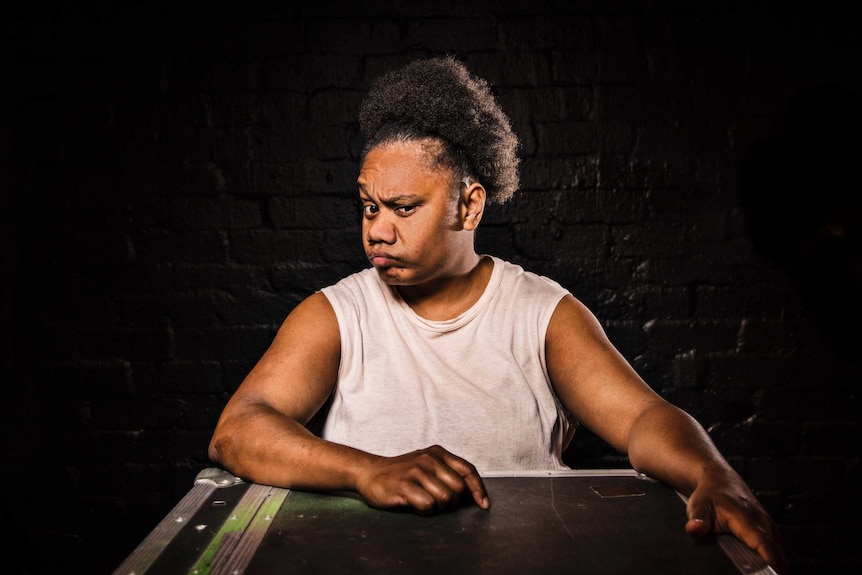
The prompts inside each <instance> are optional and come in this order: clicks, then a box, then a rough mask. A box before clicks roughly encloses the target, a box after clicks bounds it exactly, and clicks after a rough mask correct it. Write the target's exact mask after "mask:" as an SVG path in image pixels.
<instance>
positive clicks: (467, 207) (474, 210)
mask: <svg viewBox="0 0 862 575" xmlns="http://www.w3.org/2000/svg"><path fill="white" fill-rule="evenodd" d="M462 185H463V186H464V189H463V190H462V191H461V222H462V223H463V226H464V229H465V230H467V231H473V230H475V229H476V228H477V227H478V226H479V222H480V221H482V214H484V213H485V188H484V186H482V184H479V183H477V182H472V181H469V180H468V181H467V182H466V183H464V184H462Z"/></svg>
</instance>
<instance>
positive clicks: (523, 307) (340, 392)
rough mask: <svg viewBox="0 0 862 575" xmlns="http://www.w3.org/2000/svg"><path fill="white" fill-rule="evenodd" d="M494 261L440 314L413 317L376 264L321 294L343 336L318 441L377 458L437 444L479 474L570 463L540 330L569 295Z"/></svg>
mask: <svg viewBox="0 0 862 575" xmlns="http://www.w3.org/2000/svg"><path fill="white" fill-rule="evenodd" d="M489 257H491V259H492V260H493V263H494V268H493V271H492V273H491V278H490V281H489V282H488V285H487V286H486V288H485V291H484V293H483V294H482V295H481V297H480V298H479V300H478V301H477V302H476V303H475V304H474V305H473V306H472V307H471V308H470V309H468V310H467V311H465V312H464V313H462V314H461V315H459V316H458V317H455V318H453V319H451V320H446V321H430V320H427V319H425V318H422V317H421V316H419V315H418V314H416V313H415V312H414V311H413V310H412V309H411V308H410V306H409V305H407V303H406V302H404V301H403V300H402V299H401V298H400V297H399V296H398V293H397V291H396V290H395V289H394V288H392V287H390V286H388V285H387V284H386V283H384V282H383V281H382V280H381V279H380V277H379V274H378V273H377V271H376V270H375V269H374V268H368V269H365V270H363V271H360V272H357V273H354V274H352V275H350V276H347V277H345V278H344V279H342V280H341V281H339V282H338V283H336V284H335V285H332V286H328V287H325V288H323V289H322V290H321V292H322V293H323V294H324V295H325V296H326V298H327V299H328V300H329V302H330V304H331V305H332V308H333V309H334V310H335V315H336V317H337V319H338V327H339V330H340V334H341V362H340V365H339V369H338V380H337V383H336V386H335V388H334V390H333V394H332V397H331V398H330V406H329V411H328V413H327V414H326V418H325V420H324V422H323V428H322V432H321V436H322V437H323V438H325V439H327V440H330V441H333V442H336V443H341V444H345V445H349V446H352V447H355V448H358V449H361V450H363V451H367V452H370V453H375V454H378V455H384V456H394V455H400V454H403V453H407V452H410V451H414V450H416V449H421V448H424V447H428V446H430V445H433V444H438V445H441V446H443V447H444V448H446V449H448V450H449V451H451V452H452V453H454V454H456V455H458V456H460V457H463V458H465V459H467V460H468V461H470V462H471V463H473V464H474V465H475V466H476V468H477V469H478V470H479V472H480V473H486V472H490V471H516V470H548V469H567V466H566V465H565V464H564V463H563V462H562V451H563V450H564V449H565V447H566V444H567V443H568V441H569V439H571V435H572V433H573V432H574V430H575V427H576V423H575V422H574V421H573V420H572V419H571V417H570V415H569V414H568V413H567V411H566V410H565V409H564V407H563V406H562V405H561V404H560V402H559V400H558V398H557V397H556V395H555V394H554V391H553V388H552V386H551V382H550V379H549V377H548V371H547V367H546V364H545V334H546V331H547V327H548V323H549V322H550V319H551V315H552V314H553V312H554V310H555V309H556V306H557V304H558V303H559V301H560V299H561V298H563V297H564V296H565V295H566V294H567V293H569V292H568V291H567V290H566V289H564V288H563V287H562V286H560V285H559V284H558V283H557V282H554V281H553V280H551V279H548V278H546V277H544V276H540V275H537V274H534V273H532V272H527V271H525V270H524V269H523V268H522V267H521V266H518V265H516V264H512V263H510V262H506V261H503V260H501V259H499V258H496V257H493V256H489Z"/></svg>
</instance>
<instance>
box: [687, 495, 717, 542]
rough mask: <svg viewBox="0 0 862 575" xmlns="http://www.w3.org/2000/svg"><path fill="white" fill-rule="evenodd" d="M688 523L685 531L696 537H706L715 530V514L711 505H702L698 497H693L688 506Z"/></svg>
mask: <svg viewBox="0 0 862 575" xmlns="http://www.w3.org/2000/svg"><path fill="white" fill-rule="evenodd" d="M686 514H687V515H688V521H687V522H686V524H685V531H686V533H688V534H690V535H694V536H695V537H704V536H706V535H709V534H710V533H712V532H713V531H714V530H715V512H714V510H713V508H712V506H711V505H708V504H706V503H701V501H700V499H699V498H698V497H697V496H696V495H692V496H691V497H690V498H689V500H688V503H687V505H686Z"/></svg>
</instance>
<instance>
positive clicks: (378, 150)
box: [357, 140, 452, 193]
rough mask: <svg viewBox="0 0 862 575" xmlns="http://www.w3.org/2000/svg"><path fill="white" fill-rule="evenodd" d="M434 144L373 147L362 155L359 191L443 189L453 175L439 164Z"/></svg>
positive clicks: (358, 179)
mask: <svg viewBox="0 0 862 575" xmlns="http://www.w3.org/2000/svg"><path fill="white" fill-rule="evenodd" d="M436 152H437V148H436V144H434V143H433V141H428V140H409V141H403V142H391V143H385V144H380V145H378V146H375V147H374V148H372V149H371V150H369V152H368V153H367V154H366V155H365V159H364V160H363V162H362V166H361V167H360V170H359V177H358V178H357V183H358V184H359V187H360V189H364V190H370V189H374V190H376V191H378V192H383V191H391V192H396V191H398V192H402V193H403V192H406V191H408V190H414V191H415V190H416V188H421V187H435V188H436V187H440V186H442V187H444V188H446V189H448V188H449V187H450V183H451V181H452V171H451V170H450V169H449V168H447V167H445V166H443V165H441V164H439V163H438V162H437V161H436V159H437V154H436Z"/></svg>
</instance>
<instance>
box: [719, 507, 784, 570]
mask: <svg viewBox="0 0 862 575" xmlns="http://www.w3.org/2000/svg"><path fill="white" fill-rule="evenodd" d="M727 530H728V531H730V532H731V533H732V534H733V535H735V536H736V537H737V538H738V539H739V540H740V541H742V542H743V543H745V544H746V545H748V546H749V547H750V548H751V549H754V550H755V551H756V552H757V554H758V555H760V556H761V557H762V558H763V560H764V561H766V563H767V564H769V565H771V566H772V567H774V568H775V569H776V571H777V572H778V573H782V572H783V571H784V569H785V567H786V559H785V557H784V554H783V552H782V551H781V544H780V542H779V539H780V538H779V534H778V528H777V527H776V526H775V524H774V523H773V522H772V520H771V519H769V517H768V516H767V515H766V514H765V513H750V517H749V521H747V522H745V521H740V520H739V518H738V517H736V516H731V517H729V518H728V520H727Z"/></svg>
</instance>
